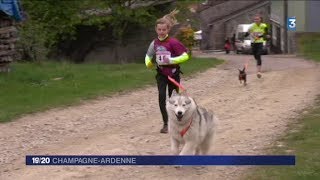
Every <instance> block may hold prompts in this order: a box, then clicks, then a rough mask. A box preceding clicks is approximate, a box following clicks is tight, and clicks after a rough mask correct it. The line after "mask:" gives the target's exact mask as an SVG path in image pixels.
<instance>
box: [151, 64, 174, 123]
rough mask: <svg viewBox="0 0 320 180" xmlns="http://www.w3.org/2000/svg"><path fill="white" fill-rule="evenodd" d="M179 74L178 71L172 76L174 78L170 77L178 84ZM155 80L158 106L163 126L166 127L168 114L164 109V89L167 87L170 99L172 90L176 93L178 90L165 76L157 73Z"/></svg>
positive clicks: (165, 94)
mask: <svg viewBox="0 0 320 180" xmlns="http://www.w3.org/2000/svg"><path fill="white" fill-rule="evenodd" d="M179 73H180V72H179V70H178V71H177V72H176V73H175V74H174V76H173V77H172V78H173V79H174V80H176V81H177V82H178V83H180V75H179ZM156 80H157V84H158V91H159V106H160V111H161V114H162V119H163V124H164V125H168V113H167V109H166V97H167V93H166V89H167V86H168V93H169V97H171V95H172V92H173V90H174V89H175V90H176V91H177V92H178V90H179V88H178V87H176V86H175V85H174V84H173V83H172V82H171V81H169V79H168V77H167V76H164V75H162V74H161V73H160V72H158V73H157V75H156Z"/></svg>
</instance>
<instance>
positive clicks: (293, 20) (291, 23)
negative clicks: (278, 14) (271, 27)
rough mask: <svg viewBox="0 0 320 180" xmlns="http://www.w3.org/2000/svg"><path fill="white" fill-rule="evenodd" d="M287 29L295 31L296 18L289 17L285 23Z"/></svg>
mask: <svg viewBox="0 0 320 180" xmlns="http://www.w3.org/2000/svg"><path fill="white" fill-rule="evenodd" d="M287 28H288V30H289V31H295V30H296V17H289V18H288V22H287Z"/></svg>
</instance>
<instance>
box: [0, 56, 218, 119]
mask: <svg viewBox="0 0 320 180" xmlns="http://www.w3.org/2000/svg"><path fill="white" fill-rule="evenodd" d="M221 63H222V61H221V60H217V59H202V58H201V59H199V58H193V59H191V60H190V61H189V62H187V63H185V64H183V65H182V69H183V72H184V75H183V76H186V75H190V74H194V73H195V72H198V71H202V70H205V69H208V68H211V67H215V66H216V65H218V64H221ZM12 68H13V71H12V72H11V73H9V74H7V75H6V74H0V87H1V88H0V122H6V121H10V120H12V119H14V118H17V117H19V116H21V115H23V114H26V113H32V112H38V111H42V110H46V109H49V108H52V107H58V106H64V105H71V104H76V103H79V102H80V101H81V100H84V99H91V98H96V97H98V96H105V95H111V94H113V93H115V92H119V91H126V90H131V89H134V88H139V87H143V86H144V85H148V84H154V83H155V80H154V76H155V71H151V70H147V69H146V68H145V65H144V64H126V65H106V64H70V63H53V62H44V63H42V64H31V63H17V64H13V65H12Z"/></svg>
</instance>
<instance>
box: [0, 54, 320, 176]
mask: <svg viewBox="0 0 320 180" xmlns="http://www.w3.org/2000/svg"><path fill="white" fill-rule="evenodd" d="M203 56H212V55H203ZM215 56H216V57H218V58H223V59H226V60H228V63H227V64H225V65H222V66H220V67H219V68H218V69H210V70H208V71H206V72H204V73H201V74H198V75H196V76H195V77H193V78H191V79H189V80H185V79H184V80H183V84H184V85H185V86H186V88H187V89H188V90H189V94H191V95H192V96H193V97H194V98H195V99H196V100H197V102H198V104H200V105H202V106H205V107H207V108H208V109H212V110H213V111H214V112H215V113H216V114H217V115H218V116H219V118H220V122H219V127H218V133H217V136H216V139H215V143H214V149H213V152H212V153H214V154H263V149H264V148H266V147H268V145H270V143H272V142H274V140H275V139H276V138H277V137H279V135H281V133H282V132H283V131H284V130H285V129H286V127H287V124H288V123H290V120H292V118H294V117H296V116H297V115H298V114H299V113H300V111H301V110H302V109H303V108H305V107H307V106H308V105H311V104H312V103H313V100H314V98H315V96H316V95H317V93H318V92H319V90H320V69H319V66H318V65H315V64H313V63H311V62H307V61H303V60H301V59H297V58H294V57H290V56H289V57H285V56H264V57H263V58H264V65H265V69H266V72H265V73H264V74H263V78H262V79H257V78H256V76H255V74H254V71H255V69H254V67H255V62H254V61H250V63H249V72H248V74H249V75H248V81H249V84H248V86H246V87H243V86H241V85H240V84H239V82H238V80H237V74H238V72H237V70H236V68H239V67H241V66H242V64H243V63H244V62H245V60H246V59H248V58H251V56H245V55H241V56H237V55H215ZM251 59H252V58H251ZM156 94H157V91H156V89H155V87H149V88H146V89H143V90H139V91H135V92H131V93H127V94H124V95H117V96H114V97H108V98H101V99H99V100H95V101H89V102H85V103H84V104H83V105H80V106H76V107H69V108H63V109H53V110H50V111H47V112H43V113H38V114H35V115H28V116H25V117H23V118H21V119H19V120H17V121H15V122H11V123H7V124H0V129H1V132H0V179H14V180H16V179H68V180H69V179H194V178H199V179H210V180H211V179H239V175H241V174H242V173H243V172H244V170H246V167H206V168H201V169H200V168H193V167H184V168H181V169H175V168H172V167H129V166H128V167H115V166H111V167H108V166H91V167H90V166H88V167H79V166H78V167H77V166H73V167H72V166H70V167H63V166H56V167H54V166H47V167H45V166H42V167H31V166H25V155H26V154H30V155H33V154H50V155H55V154H58V155H68V154H70V155H71V154H72V155H76V154H78V155H90V154H92V155H112V154H113V155H120V154H123V155H128V154H131V155H148V154H151V155H153V154H163V155H165V154H170V147H169V136H168V135H166V134H160V133H159V129H160V127H161V118H160V112H159V108H158V102H157V95H156Z"/></svg>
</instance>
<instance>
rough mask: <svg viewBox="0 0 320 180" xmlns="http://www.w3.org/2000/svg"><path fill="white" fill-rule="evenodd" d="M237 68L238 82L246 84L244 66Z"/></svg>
mask: <svg viewBox="0 0 320 180" xmlns="http://www.w3.org/2000/svg"><path fill="white" fill-rule="evenodd" d="M238 70H239V81H240V84H242V81H243V85H245V86H246V85H247V73H246V67H243V69H242V70H241V69H238Z"/></svg>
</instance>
